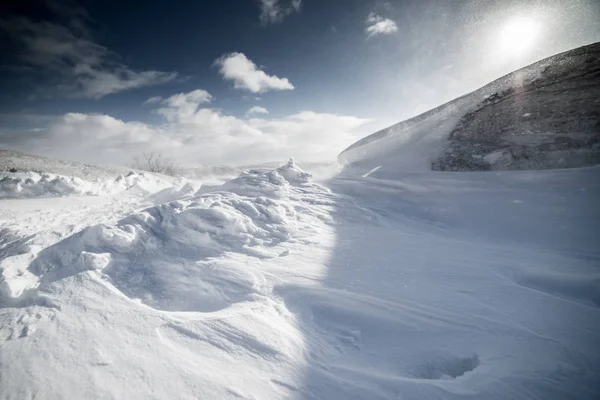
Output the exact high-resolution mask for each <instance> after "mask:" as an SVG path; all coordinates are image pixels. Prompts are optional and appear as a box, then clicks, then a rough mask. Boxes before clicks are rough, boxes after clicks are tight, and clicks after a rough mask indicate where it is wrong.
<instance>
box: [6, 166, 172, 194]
mask: <svg viewBox="0 0 600 400" xmlns="http://www.w3.org/2000/svg"><path fill="white" fill-rule="evenodd" d="M157 184H158V185H160V184H161V183H160V179H158V178H156V177H154V176H150V175H146V174H144V173H135V172H130V173H129V174H127V175H118V176H117V177H116V178H114V179H105V180H97V181H93V182H92V181H86V180H84V179H81V178H77V177H72V176H63V175H55V174H50V173H37V172H20V173H5V174H4V176H3V177H2V178H0V199H1V198H22V197H60V196H74V195H79V196H99V195H105V194H112V193H117V192H120V191H124V190H131V189H139V190H142V191H144V190H146V187H147V186H151V185H157ZM162 184H163V186H164V183H162Z"/></svg>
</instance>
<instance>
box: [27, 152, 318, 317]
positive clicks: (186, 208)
mask: <svg viewBox="0 0 600 400" xmlns="http://www.w3.org/2000/svg"><path fill="white" fill-rule="evenodd" d="M284 177H286V178H287V179H286V178H284ZM189 190H190V186H189V185H188V186H185V185H184V187H182V189H181V191H180V194H181V195H182V197H183V199H180V200H175V201H171V202H167V203H163V204H160V205H157V206H155V207H151V208H148V209H146V210H143V211H141V212H139V213H135V214H133V215H131V216H129V217H127V218H125V219H122V220H121V221H120V222H119V223H118V224H116V225H98V226H93V227H90V228H87V229H84V230H83V231H81V232H80V233H78V234H76V235H74V236H72V237H71V238H69V239H67V240H65V241H63V242H60V243H58V244H57V245H55V246H53V247H50V248H48V249H47V250H46V251H44V252H42V253H40V255H39V257H38V258H37V259H36V260H35V261H34V262H33V263H32V264H31V267H30V271H31V272H32V273H33V274H35V275H36V276H38V277H39V279H40V281H41V282H42V284H43V283H44V282H53V281H56V280H60V279H63V278H65V277H68V276H71V275H74V274H77V273H79V272H82V271H86V270H98V271H102V272H103V273H104V274H105V275H106V276H107V277H109V278H110V281H111V282H112V284H113V285H114V286H116V287H117V288H118V289H120V290H121V291H122V292H123V293H124V294H125V295H127V296H128V297H130V298H135V299H139V300H141V301H142V302H144V303H146V304H148V305H150V306H151V307H154V308H158V309H163V310H170V311H192V310H193V311H212V310H216V309H220V308H223V307H226V306H228V305H229V304H231V303H232V302H235V301H239V300H241V299H243V298H244V297H245V296H247V295H249V294H251V293H253V292H255V287H256V286H257V285H258V284H259V283H258V282H257V281H256V279H255V277H254V276H253V275H252V274H251V273H249V272H245V271H244V270H243V269H239V268H233V267H231V266H230V265H229V264H230V263H231V261H230V260H229V257H228V254H231V255H245V256H248V257H255V258H259V259H264V258H274V257H279V256H280V255H285V254H286V248H285V243H293V242H294V241H297V240H299V239H301V238H302V237H305V236H307V235H308V236H309V235H311V234H313V233H314V226H315V224H317V226H318V225H320V224H323V223H324V222H327V220H328V215H327V212H326V210H325V209H324V207H326V206H327V205H328V204H329V203H330V201H328V200H327V198H328V197H329V191H328V190H327V189H325V188H324V187H322V186H320V185H317V184H315V183H312V182H311V179H310V174H308V173H306V172H304V171H302V170H300V169H299V168H298V167H296V166H295V164H294V163H293V161H290V162H289V163H288V164H287V165H285V166H284V167H281V168H278V169H275V170H264V171H256V170H249V171H245V172H244V173H242V174H241V175H240V177H239V178H237V179H234V180H232V181H230V182H228V183H226V184H224V185H223V186H222V187H220V188H218V189H217V190H214V191H213V192H210V193H204V194H198V195H190V194H189ZM164 195H167V194H164ZM317 198H319V201H317Z"/></svg>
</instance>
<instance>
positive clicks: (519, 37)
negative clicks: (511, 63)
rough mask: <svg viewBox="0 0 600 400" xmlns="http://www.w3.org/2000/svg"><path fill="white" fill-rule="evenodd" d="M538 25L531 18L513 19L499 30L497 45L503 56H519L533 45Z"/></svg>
mask: <svg viewBox="0 0 600 400" xmlns="http://www.w3.org/2000/svg"><path fill="white" fill-rule="evenodd" d="M539 31H540V24H539V23H538V22H537V21H536V20H535V19H534V18H531V17H524V16H519V17H514V18H512V19H510V20H509V21H507V22H506V24H505V25H504V26H503V27H502V28H501V30H500V36H499V45H500V48H501V51H502V53H503V54H505V55H519V54H522V53H523V52H525V51H527V50H528V49H530V48H532V47H533V45H534V44H535V42H536V40H537V38H538V36H539Z"/></svg>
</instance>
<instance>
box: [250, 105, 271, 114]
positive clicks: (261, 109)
mask: <svg viewBox="0 0 600 400" xmlns="http://www.w3.org/2000/svg"><path fill="white" fill-rule="evenodd" d="M268 113H269V110H267V109H266V108H264V107H261V106H254V107H250V109H249V110H248V111H246V116H247V117H250V116H252V115H256V114H268Z"/></svg>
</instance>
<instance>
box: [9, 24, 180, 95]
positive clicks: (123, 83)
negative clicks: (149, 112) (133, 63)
mask: <svg viewBox="0 0 600 400" xmlns="http://www.w3.org/2000/svg"><path fill="white" fill-rule="evenodd" d="M77 21H79V22H78V23H77V24H75V23H73V24H70V26H63V25H59V24H55V23H50V22H33V21H30V20H28V19H24V18H20V19H13V20H0V29H2V30H4V31H6V32H7V33H8V34H9V35H10V36H11V37H12V38H13V39H14V40H15V41H17V42H18V43H19V44H20V49H21V52H20V53H19V55H18V61H19V62H20V63H21V64H20V65H22V66H28V67H33V69H34V70H35V71H36V72H39V73H41V74H42V75H43V76H44V77H45V78H46V79H47V81H48V83H49V84H50V85H49V87H50V88H44V90H43V94H44V95H48V96H54V95H62V96H67V97H83V98H93V99H99V98H101V97H104V96H107V95H109V94H113V93H117V92H121V91H124V90H130V89H135V88H140V87H145V86H152V85H159V84H163V83H166V82H169V81H172V80H173V79H175V78H176V77H177V74H176V73H174V72H162V71H154V70H146V71H140V70H135V69H132V68H130V67H128V66H127V65H125V64H123V63H121V62H120V61H119V57H118V56H117V55H116V54H115V53H113V52H111V51H110V50H109V49H107V48H106V47H104V46H102V45H100V44H98V43H95V42H94V41H93V40H92V39H91V37H90V36H89V34H88V33H87V30H86V29H85V26H84V25H83V23H82V22H81V20H77ZM38 94H39V93H38Z"/></svg>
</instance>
